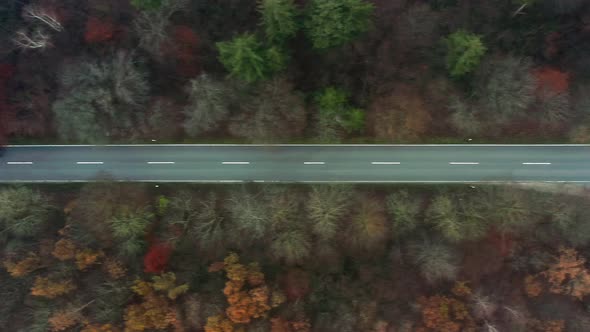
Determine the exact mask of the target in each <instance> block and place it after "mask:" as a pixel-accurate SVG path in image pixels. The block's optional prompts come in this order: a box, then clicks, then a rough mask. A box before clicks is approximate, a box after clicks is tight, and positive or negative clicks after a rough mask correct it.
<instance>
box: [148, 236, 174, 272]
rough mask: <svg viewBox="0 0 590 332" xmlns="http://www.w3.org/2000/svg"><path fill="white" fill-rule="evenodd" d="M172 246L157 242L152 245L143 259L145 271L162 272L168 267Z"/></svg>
mask: <svg viewBox="0 0 590 332" xmlns="http://www.w3.org/2000/svg"><path fill="white" fill-rule="evenodd" d="M170 254H172V248H171V247H170V246H169V245H167V244H162V243H159V244H155V245H153V246H151V247H150V249H149V250H148V253H147V254H146V255H145V257H144V259H143V265H144V271H145V272H147V273H161V272H162V271H164V270H165V269H166V266H167V265H168V260H169V259H170Z"/></svg>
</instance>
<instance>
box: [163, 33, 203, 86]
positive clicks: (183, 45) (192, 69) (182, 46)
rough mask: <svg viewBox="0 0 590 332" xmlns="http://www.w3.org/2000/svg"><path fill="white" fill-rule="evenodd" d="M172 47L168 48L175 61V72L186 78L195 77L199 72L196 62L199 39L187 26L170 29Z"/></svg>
mask: <svg viewBox="0 0 590 332" xmlns="http://www.w3.org/2000/svg"><path fill="white" fill-rule="evenodd" d="M172 40H173V47H170V48H168V49H169V50H170V51H171V52H172V54H171V56H172V57H174V59H176V62H177V71H178V73H179V74H181V75H183V76H186V77H194V76H197V75H198V74H199V72H200V67H199V61H198V57H197V55H198V53H197V52H198V48H199V37H198V36H197V34H196V33H195V32H194V31H193V30H192V29H191V28H189V27H187V26H183V25H180V26H175V27H174V28H173V29H172Z"/></svg>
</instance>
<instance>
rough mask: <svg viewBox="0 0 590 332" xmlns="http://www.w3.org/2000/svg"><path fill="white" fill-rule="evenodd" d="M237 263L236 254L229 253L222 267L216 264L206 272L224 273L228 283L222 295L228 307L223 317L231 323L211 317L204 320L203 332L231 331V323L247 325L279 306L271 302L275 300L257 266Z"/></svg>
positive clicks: (237, 257)
mask: <svg viewBox="0 0 590 332" xmlns="http://www.w3.org/2000/svg"><path fill="white" fill-rule="evenodd" d="M239 260H240V258H239V256H238V255H237V254H235V253H230V254H229V255H228V256H227V257H226V258H225V259H224V260H223V263H222V264H218V263H215V264H213V265H212V266H211V267H210V268H209V271H210V272H218V271H221V270H223V271H225V272H226V275H227V279H228V281H227V282H226V283H225V288H224V289H223V294H225V296H226V297H227V302H228V303H229V306H228V307H227V309H226V310H225V313H226V315H227V318H229V320H230V322H227V321H226V320H225V319H224V318H223V317H222V316H217V317H210V318H209V319H207V326H205V330H206V331H223V332H225V331H232V330H233V324H230V323H237V324H248V323H250V322H251V321H252V320H253V319H255V318H259V317H262V316H264V315H265V314H266V312H268V311H269V310H270V309H271V308H273V307H275V306H278V305H279V304H280V303H281V301H273V300H272V299H273V298H276V297H275V296H273V295H272V294H271V292H270V290H269V288H268V286H267V285H266V284H265V281H264V274H263V273H262V272H260V267H259V266H258V264H256V263H251V264H249V265H243V264H241V263H240V262H239ZM223 328H224V329H223Z"/></svg>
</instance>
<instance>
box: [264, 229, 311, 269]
mask: <svg viewBox="0 0 590 332" xmlns="http://www.w3.org/2000/svg"><path fill="white" fill-rule="evenodd" d="M271 249H272V254H273V256H274V257H275V258H276V259H277V260H278V261H281V262H284V263H285V264H287V265H295V264H301V263H303V262H304V261H305V259H307V258H308V257H309V254H310V253H311V243H310V241H309V239H308V237H307V234H305V232H303V231H300V230H289V231H285V232H281V233H280V234H278V236H277V237H276V238H275V239H274V240H273V242H272V245H271Z"/></svg>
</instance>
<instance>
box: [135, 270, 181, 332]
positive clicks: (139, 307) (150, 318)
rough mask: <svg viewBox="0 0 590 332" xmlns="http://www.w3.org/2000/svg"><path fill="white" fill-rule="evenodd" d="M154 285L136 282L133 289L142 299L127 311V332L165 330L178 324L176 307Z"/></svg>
mask: <svg viewBox="0 0 590 332" xmlns="http://www.w3.org/2000/svg"><path fill="white" fill-rule="evenodd" d="M154 285H155V283H152V282H148V281H143V280H137V281H136V282H135V285H134V286H133V287H132V289H133V291H134V292H135V293H136V294H137V295H139V296H140V297H141V302H139V303H136V304H131V305H129V306H127V308H126V309H125V317H124V318H125V331H128V332H133V331H146V330H163V329H166V328H168V327H169V326H174V325H176V324H177V322H178V317H177V313H176V310H175V309H174V306H173V305H172V303H170V301H169V300H168V298H167V297H165V296H163V295H162V294H160V293H158V292H157V287H154ZM179 287H181V286H179ZM185 291H186V289H185Z"/></svg>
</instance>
